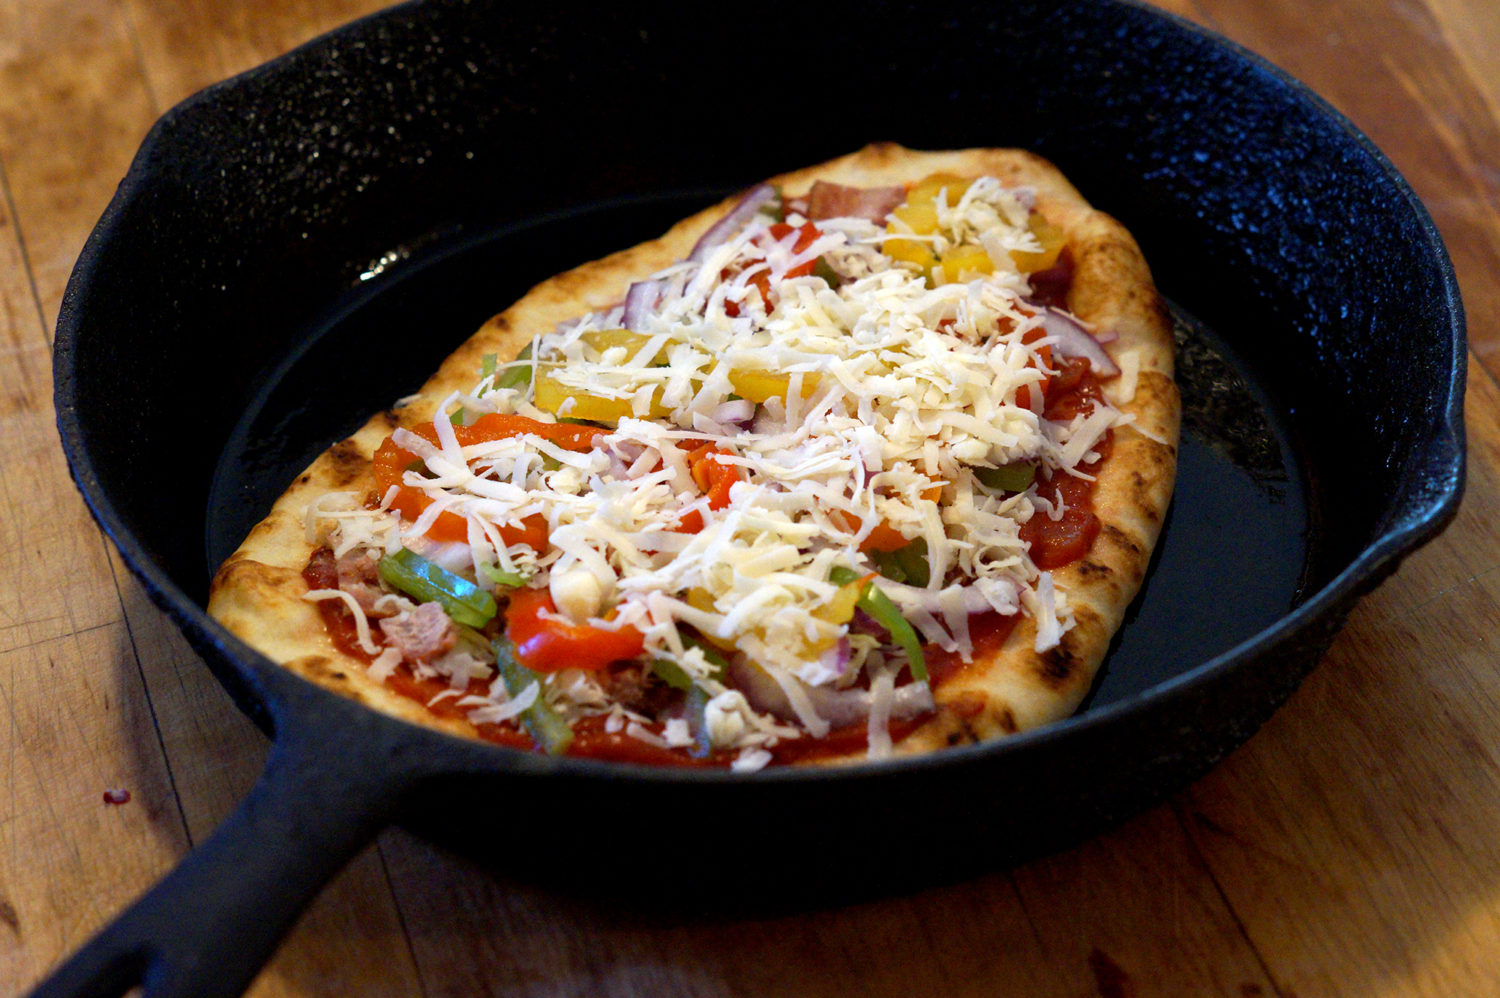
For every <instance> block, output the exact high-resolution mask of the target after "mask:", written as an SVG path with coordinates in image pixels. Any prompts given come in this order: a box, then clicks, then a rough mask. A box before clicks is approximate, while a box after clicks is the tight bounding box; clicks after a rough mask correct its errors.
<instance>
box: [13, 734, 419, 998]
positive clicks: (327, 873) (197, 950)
mask: <svg viewBox="0 0 1500 998" xmlns="http://www.w3.org/2000/svg"><path fill="white" fill-rule="evenodd" d="M330 720H332V719H330ZM350 741H351V740H350V739H347V738H340V737H339V736H338V735H337V734H332V735H331V736H330V735H329V733H326V732H325V734H324V735H323V736H322V737H320V736H319V735H317V734H313V733H311V732H309V731H308V729H307V727H306V726H304V725H295V726H293V728H292V730H290V731H286V732H279V733H278V736H277V738H276V740H275V741H274V742H273V743H272V745H271V754H270V759H269V760H268V761H267V763H266V768H265V770H264V771H263V772H262V773H261V775H260V779H259V780H258V781H257V782H256V784H255V786H254V787H253V788H251V790H250V793H249V795H248V796H246V798H245V799H244V800H243V801H242V802H241V803H240V806H239V807H238V808H236V809H235V811H234V812H233V813H232V814H231V815H230V816H229V817H228V819H226V820H225V822H224V823H223V824H222V825H221V826H219V828H218V829H217V830H216V831H215V832H214V833H213V835H211V836H210V837H209V838H208V840H207V841H205V842H204V843H203V844H202V845H200V846H198V847H197V848H196V849H194V850H193V851H192V852H191V853H190V854H188V856H187V858H186V859H184V860H183V861H182V862H181V863H180V864H179V865H178V866H177V867H176V868H175V869H174V870H172V872H171V873H169V874H168V875H167V877H166V878H165V879H164V880H162V881H161V882H160V883H158V884H157V885H156V886H155V887H153V888H152V889H151V890H150V891H148V892H147V893H146V894H144V895H143V896H142V897H140V898H138V899H137V900H136V901H135V903H134V904H132V905H131V906H130V907H129V908H128V909H126V910H125V911H124V912H123V913H122V914H121V915H120V916H119V917H118V918H117V919H116V920H115V921H114V922H113V923H111V924H110V925H107V926H105V928H104V929H102V930H101V931H100V932H99V934H98V935H96V936H95V937H94V938H93V939H91V940H90V941H89V942H88V943H87V944H86V945H85V946H84V947H83V948H82V949H80V950H79V951H78V952H76V953H74V954H73V955H72V956H71V957H69V958H68V960H67V961H66V962H64V963H63V964H62V965H61V966H60V967H59V968H58V969H57V970H56V971H55V972H54V973H53V975H52V976H51V977H50V978H49V979H47V980H45V981H43V982H42V983H41V985H40V986H39V987H38V988H37V990H36V991H35V992H34V993H33V998H115V996H119V995H122V994H124V993H125V992H126V991H127V990H129V989H130V988H132V987H134V986H136V985H137V984H139V985H142V986H143V988H142V990H143V993H144V995H145V996H146V998H230V996H234V995H239V994H241V993H242V992H243V991H244V990H245V989H246V988H247V987H249V985H250V981H251V980H252V979H253V978H254V977H255V975H256V973H257V972H258V971H259V970H260V968H261V966H262V965H263V964H264V963H265V961H266V960H268V959H269V958H270V956H271V954H272V952H273V951H274V950H275V948H276V945H277V943H279V942H280V941H281V938H282V936H283V935H285V934H286V932H287V930H288V929H289V928H291V926H292V923H293V922H294V921H296V919H297V916H298V915H299V914H300V913H301V912H302V909H303V908H304V907H306V905H307V904H308V902H309V901H311V900H312V898H313V896H314V895H316V894H317V892H318V891H319V889H321V888H322V887H323V885H324V884H326V883H327V882H328V881H329V880H330V879H331V878H332V877H333V875H334V874H335V873H337V872H338V871H339V870H340V869H341V868H342V867H343V866H344V864H345V863H346V862H347V861H348V860H349V859H351V858H352V857H353V856H354V854H355V853H357V852H358V851H359V850H360V849H361V848H363V847H364V846H365V845H366V844H367V843H368V842H370V840H371V839H373V838H374V837H375V834H376V833H377V832H379V831H380V829H381V828H382V827H384V826H385V825H386V824H387V823H388V822H389V821H390V819H391V817H392V815H393V813H394V811H395V808H396V807H397V805H398V804H399V802H400V797H401V796H402V794H403V792H404V791H405V790H406V788H407V787H408V786H409V785H410V783H411V782H412V780H411V776H410V774H409V773H406V774H404V773H402V772H401V771H400V768H399V767H396V768H394V769H393V767H392V766H391V765H390V764H391V762H392V761H393V759H392V757H391V756H390V755H389V754H387V755H385V756H384V757H381V754H380V753H377V752H373V751H371V749H370V748H369V747H367V746H366V747H363V748H362V749H361V748H359V747H356V746H355V745H353V744H350V743H349V742H350Z"/></svg>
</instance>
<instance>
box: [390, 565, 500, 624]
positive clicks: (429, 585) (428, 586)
mask: <svg viewBox="0 0 1500 998" xmlns="http://www.w3.org/2000/svg"><path fill="white" fill-rule="evenodd" d="M376 567H377V569H378V570H379V572H380V578H381V580H382V581H384V582H385V584H386V585H388V586H390V587H391V588H392V589H399V590H400V591H401V592H403V593H405V594H406V595H408V596H412V597H415V598H416V599H418V600H420V601H421V602H423V603H431V602H433V601H436V602H438V603H441V604H442V606H443V609H444V610H445V611H447V613H448V616H450V617H452V618H453V622H454V623H455V624H463V625H465V626H466V627H483V626H484V625H485V624H488V623H489V622H490V621H491V620H492V619H494V616H495V612H496V610H497V607H496V606H495V597H493V596H491V595H490V594H489V593H488V592H486V591H485V590H483V589H480V588H479V587H478V586H476V585H475V584H474V583H472V582H470V581H469V580H468V579H465V578H464V577H463V576H461V575H454V574H453V573H452V572H450V571H448V570H447V569H446V568H444V567H443V566H441V565H438V564H436V563H434V562H431V561H428V560H427V559H426V558H423V557H422V556H421V555H419V554H417V553H416V552H415V551H413V550H411V549H410V548H401V549H400V550H399V551H397V552H396V553H395V554H388V555H386V556H385V557H384V558H381V559H380V564H379V565H378V566H376Z"/></svg>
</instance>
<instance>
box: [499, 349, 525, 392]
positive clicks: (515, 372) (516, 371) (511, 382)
mask: <svg viewBox="0 0 1500 998" xmlns="http://www.w3.org/2000/svg"><path fill="white" fill-rule="evenodd" d="M523 360H524V361H530V360H531V344H530V343H528V344H526V347H525V349H523V350H522V351H521V352H520V353H518V354H516V360H515V363H516V366H515V367H507V368H506V369H505V371H504V373H502V374H501V375H500V376H499V377H498V378H496V379H495V387H496V388H525V387H526V386H527V385H529V384H531V364H530V363H526V364H522V363H520V362H521V361H523Z"/></svg>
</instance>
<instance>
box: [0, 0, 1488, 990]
mask: <svg viewBox="0 0 1500 998" xmlns="http://www.w3.org/2000/svg"><path fill="white" fill-rule="evenodd" d="M380 5H381V4H380V3H378V2H376V0H318V2H303V0H274V2H264V0H212V2H210V0H8V2H4V3H0V510H3V512H0V709H3V714H0V720H3V724H0V756H3V758H4V760H5V763H4V766H3V768H0V801H3V804H0V992H3V993H5V994H14V993H18V992H19V991H21V990H23V989H25V988H27V987H28V985H30V984H31V983H33V982H35V981H36V980H38V979H39V978H40V977H42V976H43V975H44V974H45V973H46V972H47V970H48V969H49V968H50V967H52V966H53V965H54V964H55V963H56V962H57V961H58V960H59V959H60V958H61V957H62V956H63V955H64V954H66V953H68V952H70V951H71V950H73V949H74V948H75V947H77V946H78V945H79V944H80V943H82V942H83V941H84V940H85V939H86V938H87V937H88V936H89V935H90V934H91V933H92V932H93V931H94V930H95V929H96V928H98V927H99V926H100V925H101V924H102V923H103V922H105V921H106V920H107V919H109V918H110V917H111V916H112V915H113V914H114V913H115V912H117V911H118V910H119V909H120V908H121V907H122V906H124V905H125V904H126V903H127V902H128V901H129V900H131V899H132V898H133V897H135V896H136V895H137V894H139V893H140V892H141V891H142V890H144V889H145V888H146V887H147V886H148V885H149V884H151V883H152V882H153V881H155V880H156V879H157V878H159V877H160V876H161V875H162V874H163V873H164V872H165V871H166V870H167V869H168V868H169V867H171V866H172V865H173V864H174V863H175V862H176V861H177V860H178V859H180V858H181V857H182V856H183V855H184V854H185V853H186V852H187V851H188V850H189V849H190V848H191V847H192V845H193V843H195V842H198V841H201V840H202V839H203V838H204V837H205V836H206V835H207V834H208V833H209V832H210V830H211V829H212V828H213V827H214V826H215V825H216V824H217V823H218V822H219V821H220V820H221V819H222V818H223V817H224V815H225V814H226V813H227V812H228V811H229V809H230V808H231V807H232V806H233V805H234V803H235V802H236V801H237V800H238V799H239V798H240V797H241V796H242V795H243V794H244V792H245V790H246V789H247V788H248V786H249V785H250V783H251V782H252V781H253V779H254V778H255V775H256V774H257V772H258V771H259V768H260V766H261V764H262V762H263V760H264V757H265V751H266V743H265V740H264V739H263V738H262V737H261V736H260V734H259V733H258V732H256V731H255V730H254V729H253V728H252V727H251V726H250V724H249V723H248V722H247V721H246V720H245V719H244V718H243V717H241V715H240V714H239V713H238V712H237V711H236V709H235V708H234V707H233V706H232V705H231V704H230V702H229V700H228V698H227V697H226V696H225V694H224V693H223V692H222V691H221V689H220V688H219V686H218V685H217V684H216V683H215V682H214V680H213V679H212V678H211V677H210V676H209V673H208V672H207V670H206V669H204V668H203V667H202V665H201V664H200V663H199V662H198V661H197V660H196V658H195V657H194V656H193V655H192V653H191V652H189V651H188V650H187V649H186V647H185V646H184V644H183V643H182V641H181V639H180V638H179V637H178V636H177V635H176V634H175V633H174V630H173V628H172V627H171V626H170V625H169V624H168V623H167V622H166V621H165V620H164V618H163V617H162V616H161V615H160V614H159V613H157V612H156V611H155V610H154V609H153V608H152V607H151V606H150V605H148V603H147V602H146V600H145V599H144V598H143V596H142V594H141V591H140V589H139V587H138V586H137V585H136V583H135V582H134V581H133V579H132V578H131V576H130V574H129V573H128V571H126V570H125V568H124V567H123V565H122V563H121V562H120V560H119V558H118V556H117V555H116V554H115V552H114V551H113V549H112V548H111V547H110V545H109V544H108V543H107V542H106V541H105V540H104V539H103V537H102V536H101V535H100V532H99V531H98V529H97V528H96V527H95V526H94V524H93V521H92V520H91V519H90V518H89V516H88V514H87V512H86V511H85V509H84V507H83V504H82V502H81V501H80V500H79V497H78V496H77V494H76V493H75V491H74V489H73V487H72V484H71V482H70V481H69V479H68V474H67V470H66V468H65V466H64V463H63V458H62V455H61V452H60V450H59V447H58V441H57V436H56V431H55V429H54V425H53V411H52V405H51V366H50V343H51V335H52V329H53V326H54V323H55V321H56V317H57V311H58V304H59V301H60V299H61V296H62V291H63V285H64V282H65V281H66V279H67V276H68V273H69V270H70V268H71V267H72V265H73V261H74V259H75V257H76V256H77V254H78V251H79V249H80V247H81V246H82V244H83V240H84V238H85V236H86V235H87V233H88V232H89V230H90V228H91V227H92V226H93V224H94V221H95V220H96V219H97V217H98V216H99V213H100V212H101V211H102V210H103V208H104V206H105V204H106V202H107V201H108V199H109V197H110V195H111V193H112V192H113V191H114V188H115V184H116V183H117V181H118V180H119V178H120V177H121V176H122V175H123V173H124V171H125V168H126V166H127V164H128V163H129V161H130V157H131V155H132V154H133V153H134V151H135V149H136V146H137V144H138V143H139V142H140V140H141V138H142V136H143V135H144V134H145V132H146V129H147V128H148V127H149V126H150V124H151V122H152V121H153V120H154V119H155V118H156V117H157V115H159V114H160V113H161V112H162V111H163V110H165V109H166V108H167V107H169V106H171V105H172V104H173V103H175V102H176V101H178V100H180V99H182V98H184V97H186V96H187V95H188V94H190V93H191V92H193V91H194V90H197V89H198V88H200V87H202V86H204V85H206V84H209V83H211V82H213V81H215V80H218V79H220V78H222V77H224V76H227V75H229V74H231V73H234V72H237V71H239V70H241V69H244V68H246V67H249V66H251V65H254V64H256V63H258V62H261V61H263V60H265V59H268V58H270V57H272V56H275V55H276V54H278V53H280V52H282V51H284V50H286V49H288V48H290V47H292V46H293V45H295V44H298V43H300V42H302V41H304V40H306V39H307V38H310V37H312V36H313V35H315V34H318V33H320V32H322V31H325V30H327V29H330V28H332V27H334V26H336V25H338V24H339V23H341V22H343V21H346V20H349V19H351V18H353V17H356V16H358V15H360V14H363V13H365V12H367V11H369V10H372V9H374V8H376V7H378V6H380ZM1165 6H1167V7H1169V8H1170V9H1172V10H1174V11H1176V12H1177V13H1180V14H1182V15H1185V16H1186V17H1188V18H1191V19H1193V20H1196V21H1198V22H1200V23H1202V24H1205V25H1207V26H1209V27H1211V28H1214V29H1216V30H1218V31H1221V32H1223V33H1224V34H1227V35H1228V36H1229V37H1231V38H1233V39H1235V40H1237V41H1239V42H1241V43H1242V44H1244V45H1246V46H1248V47H1249V48H1251V49H1253V50H1255V51H1257V52H1260V53H1262V54H1264V55H1266V56H1268V57H1269V58H1270V59H1271V60H1273V61H1274V62H1276V63H1278V64H1280V65H1281V66H1283V67H1285V68H1286V69H1288V70H1290V71H1291V72H1292V73H1293V74H1295V75H1296V76H1298V77H1300V78H1301V79H1303V80H1305V81H1306V82H1308V83H1309V84H1311V86H1312V87H1313V88H1314V89H1315V90H1317V91H1318V92H1319V93H1321V94H1322V95H1323V96H1325V97H1326V98H1328V99H1329V100H1330V101H1331V102H1332V103H1333V104H1334V105H1336V106H1337V107H1338V108H1340V109H1341V110H1342V111H1344V112H1345V113H1346V114H1348V115H1349V116H1350V117H1351V118H1353V120H1354V121H1355V123H1356V124H1358V125H1359V126H1360V127H1361V128H1363V129H1364V130H1365V131H1366V132H1367V133H1368V134H1369V135H1370V136H1371V137H1373V138H1374V140H1375V141H1376V143H1377V144H1378V145H1379V146H1380V147H1381V148H1382V149H1384V150H1385V152H1386V153H1387V154H1388V155H1390V157H1391V158H1392V159H1393V160H1394V161H1395V162H1396V165H1397V166H1398V167H1399V168H1400V169H1401V170H1402V171H1403V172H1404V173H1405V174H1406V176H1407V177H1408V178H1409V179H1410V180H1411V182H1412V183H1413V184H1414V185H1415V187H1416V189H1417V192H1418V193H1419V194H1420V195H1421V197H1422V198H1423V200H1424V201H1425V202H1426V204H1427V206H1428V208H1429V209H1430V210H1431V211H1432V213H1433V215H1434V216H1435V217H1436V219H1437V223H1438V225H1439V227H1440V228H1441V229H1442V232H1443V235H1444V237H1445V238H1446V240H1447V242H1448V246H1449V248H1450V251H1451V252H1452V254H1453V257H1454V260H1455V262H1456V264H1457V267H1458V273H1459V279H1460V282H1461V284H1462V286H1463V292H1464V298H1465V301H1466V304H1467V307H1468V314H1469V325H1470V336H1471V342H1472V348H1473V358H1472V364H1471V373H1470V378H1469V432H1470V437H1471V444H1470V462H1471V463H1470V470H1469V485H1468V493H1467V498H1466V499H1465V501H1464V504H1463V507H1462V509H1461V510H1460V512H1459V516H1458V519H1457V522H1455V523H1454V524H1453V526H1451V527H1450V528H1449V529H1448V531H1447V532H1446V533H1445V534H1444V535H1443V536H1441V537H1440V538H1438V539H1437V540H1436V541H1435V542H1433V543H1432V544H1431V545H1429V546H1428V547H1427V548H1425V549H1424V550H1422V551H1421V552H1420V553H1418V554H1417V555H1415V556H1414V557H1412V558H1411V559H1410V560H1409V561H1408V562H1407V563H1406V564H1405V565H1404V566H1403V567H1402V569H1401V570H1400V572H1399V573H1398V574H1397V575H1396V576H1395V577H1394V578H1392V579H1391V580H1390V581H1388V582H1387V583H1386V584H1385V585H1384V586H1383V587H1382V588H1381V589H1379V590H1378V591H1377V592H1375V593H1374V594H1373V595H1372V596H1370V597H1368V598H1367V599H1366V600H1365V601H1364V602H1363V603H1362V604H1361V605H1360V606H1359V608H1358V609H1357V610H1356V611H1355V613H1354V616H1353V618H1352V620H1351V621H1350V623H1349V626H1348V628H1347V629H1346V630H1345V631H1344V633H1343V634H1342V635H1341V636H1340V637H1339V638H1338V640H1337V641H1336V642H1335V644H1334V646H1333V649H1332V651H1331V652H1330V653H1329V655H1328V657H1327V658H1326V660H1325V661H1324V662H1323V663H1322V665H1321V666H1320V668H1319V669H1318V670H1317V672H1316V673H1315V674H1314V675H1313V676H1312V678H1311V679H1309V680H1308V681H1307V683H1306V684H1305V685H1304V687H1303V688H1302V689H1301V691H1300V692H1298V693H1297V694H1296V696H1295V697H1294V698H1293V699H1292V701H1291V702H1290V703H1289V704H1288V705H1287V707H1286V708H1285V709H1283V710H1282V711H1281V712H1280V713H1279V714H1278V715H1277V716H1276V717H1275V718H1274V719H1273V720H1272V721H1271V723H1270V724H1268V725H1267V726H1266V727H1265V729H1264V730H1262V731H1261V732H1260V733H1259V734H1257V735H1256V736H1255V737H1254V738H1253V739H1252V740H1251V741H1250V742H1249V744H1247V745H1246V746H1245V747H1244V748H1242V749H1241V750H1239V751H1238V752H1236V753H1235V754H1234V755H1233V756H1232V757H1230V758H1229V759H1228V760H1227V761H1226V762H1224V763H1223V764H1222V765H1220V766H1219V767H1218V768H1217V769H1216V770H1214V771H1213V772H1212V773H1211V774H1209V775H1208V776H1206V777H1205V778H1203V779H1202V780H1200V781H1199V782H1198V783H1197V784H1195V785H1194V786H1192V787H1191V788H1189V789H1188V790H1186V791H1184V792H1183V793H1181V794H1179V795H1178V796H1177V797H1176V798H1174V799H1173V800H1172V801H1171V802H1170V803H1169V804H1167V805H1165V806H1162V807H1159V808H1157V809H1156V810H1154V811H1151V812H1149V813H1146V814H1144V815H1141V816H1140V817H1138V818H1136V819H1134V820H1132V821H1130V822H1129V823H1127V824H1126V825H1125V826H1124V827H1122V828H1120V829H1118V830H1117V831H1115V832H1113V833H1111V834H1108V835H1105V836H1102V837H1100V838H1098V839H1096V840H1094V841H1092V842H1089V843H1088V844H1086V845H1084V846H1082V847H1080V848H1077V849H1074V850H1072V851H1070V852H1066V853H1063V854H1061V855H1056V856H1052V857H1049V858H1047V859H1044V860H1041V861H1038V862H1035V863H1032V864H1030V865H1028V866H1026V867H1023V868H1021V869H1018V870H1014V871H1012V872H1010V873H997V874H991V875H988V876H983V877H981V878H980V879H978V880H975V881H973V882H971V883H966V884H962V885H958V886H952V887H946V888H940V889H933V890H929V891H926V892H924V893H918V894H915V895H911V896H904V897H895V898H890V899H887V900H883V901H876V902H872V903H868V904H861V905H857V906H853V907H847V908H839V909H834V910H824V911H812V912H805V913H801V914H793V915H786V916H780V917H771V918H759V919H755V918H752V919H738V920H730V919H725V918H718V919H713V920H708V921H702V922H673V921H666V920H663V919H662V918H661V917H659V916H656V917H652V918H650V919H647V920H642V918H641V917H640V916H639V914H638V913H636V912H632V911H630V910H628V909H624V908H620V907H614V906H605V905H601V904H596V903H592V902H587V901H583V900H580V899H577V898H563V897H557V896H553V895H550V894H548V893H546V892H543V891H539V890H537V889H534V888H527V887H521V886H518V885H515V884H511V883H505V882H502V881H500V880H497V879H495V878H494V877H493V876H492V875H488V874H485V873H483V872H481V871H480V870H478V869H477V868H476V867H475V866H474V865H472V864H471V863H469V862H467V861H465V860H463V859H459V858H455V857H453V856H450V855H447V854H445V853H442V852H440V851H438V850H437V849H435V848H434V847H432V846H430V845H428V844H427V843H425V842H423V841H420V840H417V839H415V838H413V837H411V836H409V835H407V834H405V833H403V832H400V831H390V832H387V833H385V834H384V835H382V836H381V838H380V840H379V842H378V843H377V844H376V845H375V846H374V847H372V848H370V849H368V850H367V851H366V852H365V853H364V854H363V855H362V856H360V857H359V858H358V859H357V860H356V861H355V862H354V863H353V864H352V865H351V866H350V868H349V869H348V870H346V871H345V873H344V874H343V875H342V876H341V877H340V878H339V879H338V881H337V882H336V883H335V884H334V885H333V886H332V887H331V888H329V889H328V890H327V891H326V892H325V893H324V894H323V896H322V897H321V898H320V899H319V900H318V901H317V902H316V903H315V904H314V906H313V907H312V909H311V910H310V911H309V912H308V914H307V916H306V917H305V918H304V919H303V921H302V922H301V923H300V924H299V926H298V927H297V929H296V930H295V931H294V933H293V934H292V935H291V937H290V938H289V939H288V941H287V942H286V944H285V945H284V946H283V948H282V949H281V951H280V953H279V954H278V955H277V957H276V958H275V959H274V960H273V961H272V963H271V964H270V965H269V967H268V968H267V969H266V970H265V972H264V973H263V974H262V975H261V977H260V978H259V979H258V981H257V983H256V985H255V988H254V990H253V993H254V994H256V995H261V996H271V995H355V994H358V995H415V994H425V995H481V994H500V993H504V994H521V993H524V994H557V993H572V994H590V995H593V994H637V993H645V994H673V995H676V994H683V995H687V994H691V995H723V994H762V993H764V994H799V995H845V994H853V993H865V994H870V995H874V994H892V995H908V994H910V995H928V994H944V995H968V994H974V995H981V994H983V995H991V994H997V993H1006V994H1027V995H1051V994H1059V995H1082V994H1094V993H1097V994H1099V995H1102V996H1109V998H1114V996H1141V995H1154V994H1160V995H1185V994H1195V995H1196V994H1224V995H1234V996H1241V998H1249V996H1255V995H1273V994H1274V995H1293V994H1296V995H1301V996H1311V995H1330V994H1348V995H1361V996H1363V995H1417V994H1422V995H1428V994H1430V995H1444V996H1448V995H1457V994H1494V993H1497V989H1500V668H1497V667H1500V516H1497V513H1500V424H1497V417H1500V388H1497V383H1496V380H1495V379H1496V376H1497V375H1500V5H1496V4H1494V3H1493V2H1492V0H1386V2H1382V3H1375V2H1364V0H1169V2H1168V3H1166V4H1165ZM115 788H120V789H125V790H128V791H129V793H130V800H129V802H128V803H126V804H121V805H110V804H107V803H105V802H104V800H103V795H104V793H105V792H106V791H108V790H111V789H115Z"/></svg>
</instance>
